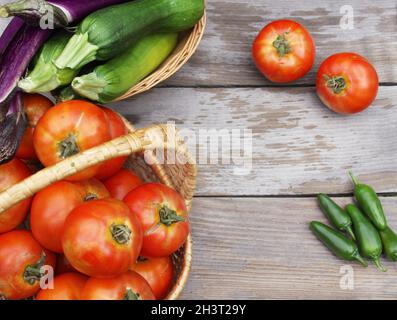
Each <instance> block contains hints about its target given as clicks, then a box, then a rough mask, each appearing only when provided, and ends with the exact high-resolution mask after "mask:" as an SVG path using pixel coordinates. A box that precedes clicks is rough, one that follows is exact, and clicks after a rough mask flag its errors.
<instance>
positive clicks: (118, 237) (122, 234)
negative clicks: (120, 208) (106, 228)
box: [110, 224, 132, 244]
mask: <svg viewBox="0 0 397 320" xmlns="http://www.w3.org/2000/svg"><path fill="white" fill-rule="evenodd" d="M110 232H111V233H112V237H113V239H114V240H115V241H116V242H117V243H118V244H126V243H128V242H129V241H130V239H131V234H132V232H131V230H130V228H128V227H127V226H126V225H124V224H117V225H116V224H113V225H112V226H111V227H110Z"/></svg>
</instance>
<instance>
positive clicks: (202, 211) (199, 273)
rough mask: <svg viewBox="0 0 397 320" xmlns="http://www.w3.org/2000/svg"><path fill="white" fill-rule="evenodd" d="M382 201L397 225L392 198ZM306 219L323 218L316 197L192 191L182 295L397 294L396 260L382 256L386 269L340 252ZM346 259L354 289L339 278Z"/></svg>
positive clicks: (307, 296)
mask: <svg viewBox="0 0 397 320" xmlns="http://www.w3.org/2000/svg"><path fill="white" fill-rule="evenodd" d="M335 200H336V201H337V202H338V203H339V204H340V205H345V204H347V203H349V202H350V201H351V199H349V198H337V199H335ZM382 202H383V204H384V207H385V210H386V213H387V216H388V218H389V224H390V225H391V226H392V227H394V228H397V198H382ZM311 220H319V221H323V222H326V220H325V218H324V216H323V215H322V213H321V212H320V210H319V208H318V206H317V202H316V200H315V199H314V198H313V199H312V198H309V199H297V198H291V199H235V198H233V199H230V198H212V199H196V200H195V201H194V203H193V212H192V214H191V222H192V227H193V241H194V245H193V269H192V272H191V276H190V279H189V282H188V285H187V287H186V289H185V291H184V294H183V296H182V298H184V299H380V298H382V299H383V298H384V299H396V297H397V292H396V287H395V285H394V284H395V283H396V282H397V264H396V263H393V262H389V261H386V260H385V259H383V260H382V262H383V263H384V265H385V266H386V267H387V268H388V269H389V271H388V272H387V273H383V272H380V271H378V270H377V269H376V267H375V266H374V265H372V264H370V266H369V267H368V268H364V267H361V266H360V265H359V264H356V263H350V262H344V261H342V260H340V259H339V258H337V257H336V256H334V255H333V254H332V253H331V252H330V251H328V249H327V248H326V247H324V246H323V245H322V244H321V243H320V242H319V241H318V240H317V239H316V238H315V237H314V235H312V233H311V232H310V230H309V229H308V223H309V222H310V221H311ZM345 265H350V266H352V267H353V272H354V290H351V291H350V290H342V289H341V288H340V285H339V283H340V280H341V277H342V275H343V274H340V268H341V267H342V266H345Z"/></svg>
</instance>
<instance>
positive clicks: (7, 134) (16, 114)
mask: <svg viewBox="0 0 397 320" xmlns="http://www.w3.org/2000/svg"><path fill="white" fill-rule="evenodd" d="M26 126H27V120H26V117H25V114H24V112H23V103H22V93H21V92H17V93H16V94H15V95H14V96H13V98H12V99H11V101H10V103H9V105H8V111H7V113H6V114H5V116H4V119H3V120H2V122H1V123H0V146H1V147H0V164H3V163H6V162H8V161H10V160H11V159H12V158H13V157H14V156H15V153H16V152H17V150H18V146H19V142H20V141H21V139H22V137H23V134H24V132H25V129H26Z"/></svg>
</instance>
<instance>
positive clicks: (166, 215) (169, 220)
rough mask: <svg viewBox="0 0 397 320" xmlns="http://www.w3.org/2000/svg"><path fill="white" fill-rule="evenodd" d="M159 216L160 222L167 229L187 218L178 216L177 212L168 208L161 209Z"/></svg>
mask: <svg viewBox="0 0 397 320" xmlns="http://www.w3.org/2000/svg"><path fill="white" fill-rule="evenodd" d="M159 215H160V222H161V223H162V224H164V225H166V226H167V227H170V226H171V225H172V224H174V223H177V222H184V221H185V218H183V217H180V216H178V215H177V213H176V211H175V210H172V209H170V208H168V207H167V206H163V207H161V208H160V210H159Z"/></svg>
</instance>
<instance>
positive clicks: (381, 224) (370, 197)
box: [349, 172, 387, 230]
mask: <svg viewBox="0 0 397 320" xmlns="http://www.w3.org/2000/svg"><path fill="white" fill-rule="evenodd" d="M349 174H350V177H351V179H352V181H353V183H354V196H355V198H356V200H357V202H358V204H359V205H360V207H361V208H362V209H363V211H364V213H365V214H366V215H367V216H368V218H369V219H370V220H371V221H372V223H373V224H374V225H375V227H376V228H377V229H378V230H384V229H386V227H387V221H386V218H385V214H384V212H383V208H382V204H381V203H380V200H379V198H378V195H377V194H376V192H375V191H374V189H373V188H372V187H370V186H368V185H365V184H361V183H359V182H358V180H357V179H356V178H355V177H354V176H353V173H352V172H349Z"/></svg>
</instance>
